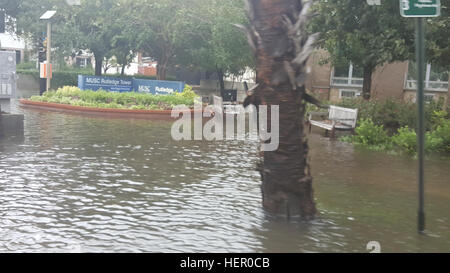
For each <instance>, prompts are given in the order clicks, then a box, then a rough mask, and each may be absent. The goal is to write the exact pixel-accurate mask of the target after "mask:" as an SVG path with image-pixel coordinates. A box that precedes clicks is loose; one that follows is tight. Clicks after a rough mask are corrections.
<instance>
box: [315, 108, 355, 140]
mask: <svg viewBox="0 0 450 273" xmlns="http://www.w3.org/2000/svg"><path fill="white" fill-rule="evenodd" d="M314 116H328V118H327V119H325V120H313V117H314ZM357 118H358V109H349V108H344V107H338V106H334V105H331V106H330V108H329V109H328V113H323V112H311V113H309V115H308V122H309V132H310V133H311V129H312V128H311V127H312V126H317V127H320V128H323V129H325V130H326V133H328V131H331V136H332V137H335V133H336V130H342V131H345V130H349V131H353V130H355V127H356V120H357Z"/></svg>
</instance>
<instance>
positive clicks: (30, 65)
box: [16, 62, 36, 70]
mask: <svg viewBox="0 0 450 273" xmlns="http://www.w3.org/2000/svg"><path fill="white" fill-rule="evenodd" d="M16 69H17V70H36V62H22V63H19V64H18V65H17V67H16Z"/></svg>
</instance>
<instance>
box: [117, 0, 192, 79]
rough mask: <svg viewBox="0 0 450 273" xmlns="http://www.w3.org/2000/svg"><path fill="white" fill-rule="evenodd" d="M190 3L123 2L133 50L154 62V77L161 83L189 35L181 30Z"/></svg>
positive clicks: (172, 0) (168, 0) (159, 0)
mask: <svg viewBox="0 0 450 273" xmlns="http://www.w3.org/2000/svg"><path fill="white" fill-rule="evenodd" d="M191 1H192V0H187V1H177V0H123V1H122V2H121V3H122V5H123V6H124V7H127V11H128V19H129V22H128V23H129V24H130V25H131V27H132V28H133V29H134V31H135V33H136V40H137V48H138V49H139V50H140V51H142V52H145V53H147V54H149V55H150V56H152V57H153V58H155V60H156V61H157V62H158V67H157V75H158V79H159V80H165V79H166V76H167V69H168V67H169V65H170V64H172V63H173V61H174V58H175V54H176V52H177V48H179V47H181V46H185V45H184V40H185V38H186V37H187V36H188V35H189V31H186V28H185V27H184V26H185V25H186V18H187V17H186V16H185V14H186V13H187V10H188V8H187V7H188V5H189V3H190V2H191Z"/></svg>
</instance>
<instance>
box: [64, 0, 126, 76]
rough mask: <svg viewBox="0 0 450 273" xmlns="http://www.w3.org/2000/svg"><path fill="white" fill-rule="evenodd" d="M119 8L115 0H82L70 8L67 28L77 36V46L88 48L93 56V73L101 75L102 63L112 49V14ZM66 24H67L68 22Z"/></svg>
mask: <svg viewBox="0 0 450 273" xmlns="http://www.w3.org/2000/svg"><path fill="white" fill-rule="evenodd" d="M117 9H120V6H119V5H118V1H117V0H96V1H91V0H82V1H81V5H80V6H75V7H72V8H71V11H72V16H69V17H70V19H71V23H70V28H69V30H71V31H72V33H73V34H74V36H75V37H77V38H78V42H77V43H78V46H77V47H78V48H81V49H89V50H90V51H91V52H92V53H93V54H94V57H95V75H97V76H100V75H102V64H103V60H104V58H105V57H106V56H108V54H109V52H110V51H111V50H112V49H113V39H114V37H115V35H116V33H117V32H116V28H115V26H114V24H112V22H114V20H116V18H115V17H114V16H113V15H114V14H116V12H115V11H116V10H117ZM66 24H69V23H68V22H67V23H66Z"/></svg>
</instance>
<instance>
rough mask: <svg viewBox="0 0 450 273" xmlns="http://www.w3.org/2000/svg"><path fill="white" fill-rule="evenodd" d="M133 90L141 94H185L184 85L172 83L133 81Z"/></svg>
mask: <svg viewBox="0 0 450 273" xmlns="http://www.w3.org/2000/svg"><path fill="white" fill-rule="evenodd" d="M133 89H134V91H136V92H139V93H151V94H154V95H169V94H172V93H181V92H183V90H184V83H183V82H171V81H150V80H133Z"/></svg>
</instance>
